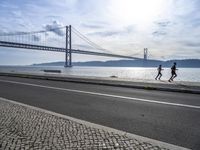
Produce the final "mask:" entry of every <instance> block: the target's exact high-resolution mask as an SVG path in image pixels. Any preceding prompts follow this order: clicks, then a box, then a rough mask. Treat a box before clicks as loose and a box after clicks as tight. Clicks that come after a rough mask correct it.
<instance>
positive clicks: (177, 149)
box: [0, 97, 190, 150]
mask: <svg viewBox="0 0 200 150" xmlns="http://www.w3.org/2000/svg"><path fill="white" fill-rule="evenodd" d="M0 101H5V102H7V103H13V104H16V105H20V106H24V107H27V108H29V109H32V110H36V111H40V112H43V113H47V114H51V115H54V116H57V117H60V118H63V119H67V120H71V121H74V122H77V123H80V124H83V125H85V126H88V127H91V128H96V129H100V130H104V131H107V132H113V133H115V134H118V135H121V136H126V137H129V138H132V139H137V140H139V141H143V142H147V143H150V144H152V145H157V146H159V147H162V148H166V149H169V150H190V149H188V148H185V147H181V146H177V145H173V144H170V143H166V142H162V141H158V140H154V139H150V138H147V137H143V136H140V135H136V134H133V133H128V132H125V131H122V130H117V129H114V128H111V127H107V126H103V125H100V124H95V123H92V122H88V121H85V120H81V119H77V118H74V117H70V116H67V115H62V114H59V113H56V112H53V111H49V110H46V109H42V108H38V107H34V106H31V105H27V104H23V103H20V102H16V101H13V100H9V99H5V98H2V97H0Z"/></svg>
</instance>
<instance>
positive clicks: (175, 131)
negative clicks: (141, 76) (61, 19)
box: [0, 76, 200, 149]
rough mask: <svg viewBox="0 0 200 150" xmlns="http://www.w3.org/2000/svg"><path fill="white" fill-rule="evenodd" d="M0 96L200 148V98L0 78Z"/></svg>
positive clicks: (149, 136)
mask: <svg viewBox="0 0 200 150" xmlns="http://www.w3.org/2000/svg"><path fill="white" fill-rule="evenodd" d="M0 97H3V98H7V99H10V100H14V101H18V102H22V103H25V104H28V105H32V106H36V107H40V108H43V109H47V110H51V111H54V112H57V113H61V114H64V115H67V116H71V117H74V118H78V119H82V120H86V121H89V122H92V123H96V124H100V125H104V126H108V127H111V128H115V129H118V130H122V131H126V132H129V133H133V134H137V135H140V136H144V137H148V138H152V139H156V140H159V141H163V142H167V143H171V144H174V145H179V146H183V147H187V148H191V149H200V95H197V94H184V93H175V92H164V91H153V90H141V89H131V88H122V87H113V86H102V85H92V84H79V83H70V82H59V81H49V80H37V79H27V78H17V77H3V76H1V77H0Z"/></svg>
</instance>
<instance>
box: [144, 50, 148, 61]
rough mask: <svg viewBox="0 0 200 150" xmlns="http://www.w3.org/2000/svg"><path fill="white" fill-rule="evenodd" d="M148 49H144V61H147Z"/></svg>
mask: <svg viewBox="0 0 200 150" xmlns="http://www.w3.org/2000/svg"><path fill="white" fill-rule="evenodd" d="M147 54H148V49H147V48H144V60H147Z"/></svg>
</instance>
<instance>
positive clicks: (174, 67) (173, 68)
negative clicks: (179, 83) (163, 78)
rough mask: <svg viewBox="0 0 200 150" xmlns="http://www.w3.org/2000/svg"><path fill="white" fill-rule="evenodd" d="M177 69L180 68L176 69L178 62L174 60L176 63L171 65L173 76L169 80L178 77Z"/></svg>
mask: <svg viewBox="0 0 200 150" xmlns="http://www.w3.org/2000/svg"><path fill="white" fill-rule="evenodd" d="M176 70H178V69H176V62H174V65H173V66H172V67H171V74H172V76H171V78H170V79H169V80H168V81H169V82H171V81H173V80H174V78H176V77H177V74H176Z"/></svg>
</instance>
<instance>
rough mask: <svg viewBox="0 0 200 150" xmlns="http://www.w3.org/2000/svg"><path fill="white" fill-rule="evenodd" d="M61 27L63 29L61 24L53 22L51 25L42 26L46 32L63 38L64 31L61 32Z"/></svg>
mask: <svg viewBox="0 0 200 150" xmlns="http://www.w3.org/2000/svg"><path fill="white" fill-rule="evenodd" d="M63 27H64V26H63V24H62V23H60V22H58V21H53V22H52V23H51V24H46V25H45V26H44V28H45V30H46V31H51V32H53V33H55V34H56V35H58V36H64V35H65V32H64V30H62V28H63Z"/></svg>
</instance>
